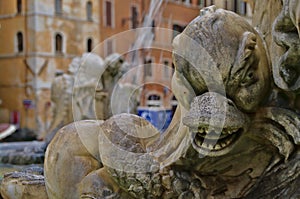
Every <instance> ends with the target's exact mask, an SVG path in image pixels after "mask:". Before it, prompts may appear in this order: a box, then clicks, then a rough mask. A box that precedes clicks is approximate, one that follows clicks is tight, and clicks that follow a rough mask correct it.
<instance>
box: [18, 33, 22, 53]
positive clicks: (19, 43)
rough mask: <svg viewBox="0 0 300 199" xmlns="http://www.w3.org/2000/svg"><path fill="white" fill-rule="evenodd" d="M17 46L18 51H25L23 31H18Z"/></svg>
mask: <svg viewBox="0 0 300 199" xmlns="http://www.w3.org/2000/svg"><path fill="white" fill-rule="evenodd" d="M17 48H18V52H23V33H21V32H18V33H17Z"/></svg>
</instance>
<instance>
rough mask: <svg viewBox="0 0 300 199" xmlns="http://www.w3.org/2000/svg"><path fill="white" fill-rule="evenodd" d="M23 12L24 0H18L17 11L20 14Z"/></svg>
mask: <svg viewBox="0 0 300 199" xmlns="http://www.w3.org/2000/svg"><path fill="white" fill-rule="evenodd" d="M21 12H22V0H17V13H18V14H20V13H21Z"/></svg>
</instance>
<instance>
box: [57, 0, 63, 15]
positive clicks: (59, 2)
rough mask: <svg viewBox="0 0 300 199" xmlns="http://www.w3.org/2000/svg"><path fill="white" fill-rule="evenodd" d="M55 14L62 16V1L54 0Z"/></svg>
mask: <svg viewBox="0 0 300 199" xmlns="http://www.w3.org/2000/svg"><path fill="white" fill-rule="evenodd" d="M55 14H57V15H60V14H62V0H55Z"/></svg>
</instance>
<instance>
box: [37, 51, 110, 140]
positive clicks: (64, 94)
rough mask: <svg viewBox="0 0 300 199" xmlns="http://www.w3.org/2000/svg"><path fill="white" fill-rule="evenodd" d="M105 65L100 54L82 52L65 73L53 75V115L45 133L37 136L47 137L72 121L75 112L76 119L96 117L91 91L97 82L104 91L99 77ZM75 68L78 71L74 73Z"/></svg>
mask: <svg viewBox="0 0 300 199" xmlns="http://www.w3.org/2000/svg"><path fill="white" fill-rule="evenodd" d="M104 69H105V68H104V61H103V60H102V58H101V57H99V56H98V55H96V54H94V53H84V54H83V55H82V56H81V57H75V58H74V59H73V60H72V62H71V64H70V65H69V67H68V71H67V73H64V74H62V75H60V76H58V77H56V78H55V79H54V81H53V83H52V86H51V101H52V105H53V106H52V110H53V119H52V121H51V124H50V126H49V128H48V129H47V133H45V134H43V135H41V136H40V139H46V140H47V141H50V140H51V139H52V138H53V136H54V135H55V133H56V132H57V131H58V130H59V129H60V128H62V127H63V126H65V125H67V124H69V123H71V122H73V121H74V117H73V116H74V115H75V116H76V117H77V119H78V120H79V119H95V118H96V116H95V111H94V95H93V94H94V90H95V87H96V86H97V88H99V90H100V91H101V92H103V91H102V89H103V85H102V84H101V82H99V79H98V77H99V76H101V74H102V73H103V72H104ZM78 72H80V75H77V74H78ZM75 80H76V81H75ZM74 95H75V97H74ZM73 113H74V115H73Z"/></svg>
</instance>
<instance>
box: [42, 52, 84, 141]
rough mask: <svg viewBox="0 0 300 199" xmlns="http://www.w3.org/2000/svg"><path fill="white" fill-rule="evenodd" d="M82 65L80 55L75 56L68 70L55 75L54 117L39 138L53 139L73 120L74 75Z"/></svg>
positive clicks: (52, 100)
mask: <svg viewBox="0 0 300 199" xmlns="http://www.w3.org/2000/svg"><path fill="white" fill-rule="evenodd" d="M79 66H80V57H75V58H74V59H73V60H72V62H71V64H70V65H69V67H68V71H67V72H66V73H63V74H62V75H59V76H57V77H55V79H54V80H53V82H52V85H51V102H52V112H53V113H52V114H53V119H52V121H51V124H50V126H49V128H48V129H47V131H46V132H45V133H44V134H42V135H41V136H40V137H39V138H40V139H45V138H46V137H47V136H49V135H50V137H48V138H47V139H49V140H51V139H52V137H53V136H54V135H53V133H54V132H56V131H57V130H58V129H60V128H61V127H63V126H64V125H66V124H69V123H71V122H73V121H74V120H73V116H72V103H71V101H72V91H73V85H74V75H75V74H76V72H77V70H78V68H79Z"/></svg>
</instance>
